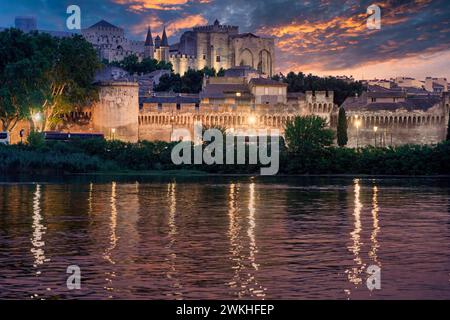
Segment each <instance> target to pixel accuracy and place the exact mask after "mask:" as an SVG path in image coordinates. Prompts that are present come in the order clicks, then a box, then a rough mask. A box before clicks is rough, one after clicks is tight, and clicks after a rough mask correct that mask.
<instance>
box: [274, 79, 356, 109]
mask: <svg viewBox="0 0 450 320" xmlns="http://www.w3.org/2000/svg"><path fill="white" fill-rule="evenodd" d="M273 79H274V80H279V81H283V82H284V83H287V85H288V92H305V91H326V90H328V91H334V102H335V103H336V104H338V105H339V106H340V105H342V103H343V102H344V101H345V99H347V97H350V96H355V94H356V93H357V94H358V95H361V93H362V91H363V89H364V86H363V85H362V83H361V82H359V81H355V82H346V81H344V80H341V79H337V78H335V77H324V78H322V77H319V76H314V75H312V74H308V75H305V74H304V73H302V72H299V73H295V72H289V73H288V74H287V76H285V75H283V74H279V75H276V76H274V77H273Z"/></svg>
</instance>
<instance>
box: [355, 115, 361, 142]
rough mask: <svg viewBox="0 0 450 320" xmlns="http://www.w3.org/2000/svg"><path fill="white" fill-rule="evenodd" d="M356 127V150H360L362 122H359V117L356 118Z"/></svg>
mask: <svg viewBox="0 0 450 320" xmlns="http://www.w3.org/2000/svg"><path fill="white" fill-rule="evenodd" d="M356 119H357V120H356V121H355V126H356V148H359V127H360V126H361V121H360V120H358V116H356Z"/></svg>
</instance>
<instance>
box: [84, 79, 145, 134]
mask: <svg viewBox="0 0 450 320" xmlns="http://www.w3.org/2000/svg"><path fill="white" fill-rule="evenodd" d="M99 96H100V99H99V102H98V103H96V104H95V105H94V106H93V107H92V125H93V128H94V130H95V131H97V132H101V133H103V134H104V135H105V137H106V138H114V139H119V140H123V141H129V142H137V141H138V140H139V126H138V117H139V86H138V84H137V83H129V82H108V83H102V84H100V93H99Z"/></svg>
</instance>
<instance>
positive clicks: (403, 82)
mask: <svg viewBox="0 0 450 320" xmlns="http://www.w3.org/2000/svg"><path fill="white" fill-rule="evenodd" d="M394 82H395V84H396V85H397V86H398V87H400V88H418V89H422V88H423V87H424V85H425V82H424V81H420V80H417V79H414V78H409V77H397V78H395V79H394Z"/></svg>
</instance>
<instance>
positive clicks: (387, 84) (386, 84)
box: [367, 79, 395, 89]
mask: <svg viewBox="0 0 450 320" xmlns="http://www.w3.org/2000/svg"><path fill="white" fill-rule="evenodd" d="M367 85H369V86H380V87H383V88H386V89H391V88H393V87H394V86H395V83H394V82H393V81H391V80H386V79H373V80H367Z"/></svg>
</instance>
